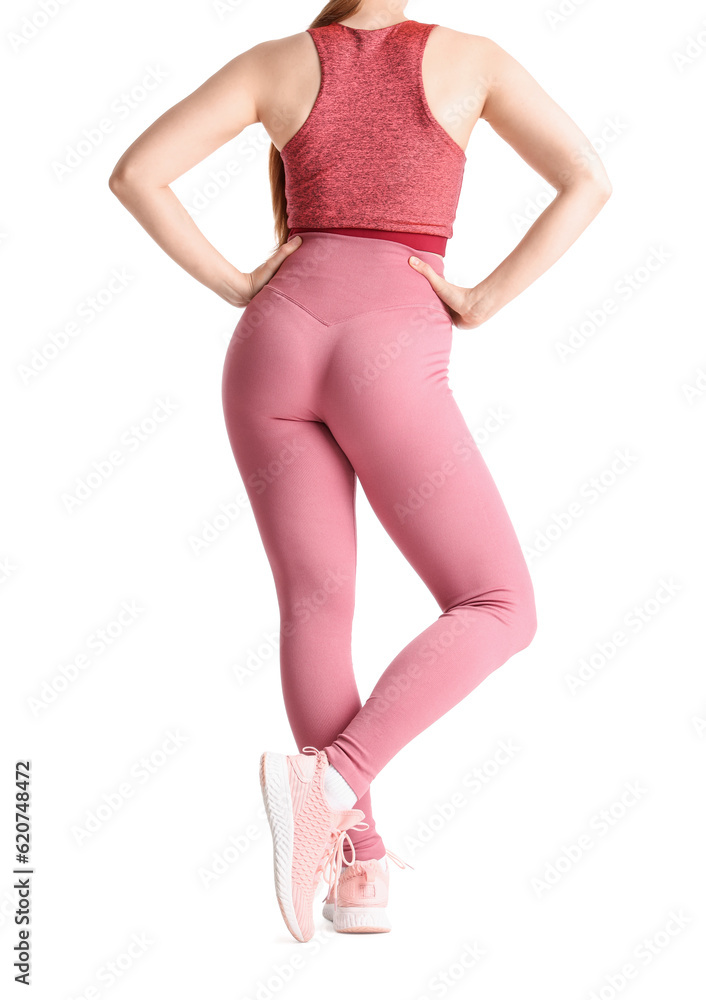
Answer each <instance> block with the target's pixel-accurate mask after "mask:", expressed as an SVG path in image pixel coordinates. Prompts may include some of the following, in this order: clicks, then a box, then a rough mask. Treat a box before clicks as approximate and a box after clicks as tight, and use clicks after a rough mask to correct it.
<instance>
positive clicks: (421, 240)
mask: <svg viewBox="0 0 706 1000" xmlns="http://www.w3.org/2000/svg"><path fill="white" fill-rule="evenodd" d="M297 233H340V234H341V235H342V236H367V237H369V238H372V239H374V240H394V241H395V242H396V243H406V244H407V246H410V247H412V248H413V249H414V250H427V251H429V252H430V253H438V254H441V256H442V257H443V256H444V255H445V254H446V244H447V242H448V239H447V237H446V236H433V235H431V234H430V233H396V232H392V231H391V230H389V229H322V228H316V227H313V226H312V227H311V228H308V227H300V228H294V229H290V231H289V235H290V238H291V237H292V236H296V235H297Z"/></svg>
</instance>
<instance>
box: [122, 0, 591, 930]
mask: <svg viewBox="0 0 706 1000" xmlns="http://www.w3.org/2000/svg"><path fill="white" fill-rule="evenodd" d="M406 6H407V3H406V2H404V0H358V2H356V0H338V2H332V3H329V4H327V6H326V7H325V8H324V10H323V11H322V12H321V14H320V15H319V17H317V18H316V19H315V20H314V21H313V22H312V25H311V26H310V28H309V29H307V30H306V31H301V32H298V33H296V34H294V35H290V36H287V37H284V38H277V39H274V40H272V41H266V42H262V43H260V44H259V45H256V46H254V47H253V48H251V49H248V50H247V51H245V52H243V53H241V54H240V55H238V56H237V57H236V58H234V59H232V60H231V61H230V62H229V63H227V64H226V65H225V66H224V67H222V68H221V69H220V70H219V71H218V72H217V73H215V74H214V75H213V76H212V77H210V78H209V79H208V80H206V82H205V83H203V84H202V85H201V86H200V87H199V88H198V89H197V90H196V91H194V92H193V93H192V94H191V95H189V96H188V97H187V98H185V99H184V100H183V101H181V102H180V103H178V104H177V105H175V106H174V107H173V108H171V109H169V110H168V111H167V112H166V113H165V114H163V115H162V116H161V117H160V118H159V119H158V120H157V121H156V122H155V123H154V124H153V125H152V126H151V127H150V128H148V129H147V130H146V131H145V132H144V133H143V134H142V135H141V136H139V137H138V139H137V140H136V141H135V142H134V143H133V144H132V145H131V146H130V147H129V149H127V150H126V152H125V153H124V154H123V156H122V157H121V159H120V160H119V161H118V163H117V165H116V167H115V169H114V171H113V174H112V176H111V178H110V188H111V190H112V191H113V192H114V193H115V194H116V195H117V197H118V198H119V199H120V200H121V202H122V203H123V204H124V205H125V207H126V208H127V209H128V210H129V211H130V212H131V213H132V214H133V215H134V216H135V218H136V219H137V220H138V222H139V223H140V224H141V225H142V226H143V227H144V228H145V229H146V230H147V232H148V233H149V234H150V235H151V236H152V237H153V238H154V239H155V240H156V241H157V243H158V244H159V245H160V246H161V247H162V248H163V249H164V250H165V251H166V253H168V254H169V256H171V257H172V258H173V259H174V260H175V261H176V262H177V263H178V264H179V265H180V266H181V267H183V268H184V269H185V270H186V271H188V272H189V274H191V275H192V276H193V277H194V278H196V279H197V280H198V281H200V282H202V283H203V284H204V285H206V286H207V287H208V288H210V289H211V290H212V291H214V292H215V293H216V294H217V295H220V296H221V298H223V299H225V300H226V301H227V302H229V303H231V304H232V305H234V306H237V307H243V309H244V311H243V313H242V314H241V316H240V319H239V321H238V324H237V326H236V327H235V331H234V333H233V336H232V339H231V342H230V344H229V347H228V350H227V353H226V357H225V364H224V371H223V406H224V414H225V421H226V427H227V431H228V435H229V440H230V443H231V446H232V449H233V454H234V456H235V460H236V462H237V465H238V469H239V471H240V474H241V476H242V479H243V482H244V484H245V488H246V490H247V493H248V497H249V499H250V502H251V504H252V510H253V514H254V516H255V519H256V523H257V526H258V530H259V532H260V535H261V537H262V542H263V545H264V547H265V550H266V553H267V557H268V560H269V562H270V566H271V569H272V572H273V576H274V581H275V584H276V590H277V597H278V603H279V610H280V616H281V625H280V638H281V645H280V668H281V679H282V689H283V695H284V699H285V706H286V710H287V715H288V718H289V720H290V724H291V727H292V732H293V735H294V738H295V740H296V743H297V746H298V748H299V750H300V752H299V753H297V754H290V755H285V754H275V753H270V752H267V753H263V754H262V756H261V759H260V780H261V786H262V792H263V797H264V800H265V804H266V807H267V815H268V819H269V823H270V827H271V830H272V835H273V840H274V861H275V886H276V892H277V898H278V901H279V904H280V909H281V912H282V915H283V917H284V920H285V923H286V924H287V927H288V928H289V930H290V932H291V933H292V934H293V936H294V937H295V938H296V939H297V940H299V941H307V940H309V939H310V938H311V936H312V935H313V933H314V926H313V900H314V895H315V891H316V889H317V887H318V884H319V879H320V875H321V873H322V872H324V873H325V876H326V880H327V881H328V885H329V892H328V896H327V899H326V904H325V907H324V915H325V916H327V917H328V918H330V919H333V921H334V927H335V928H336V929H337V930H339V931H342V932H358V931H386V930H389V926H390V925H389V921H388V919H387V915H386V912H385V905H386V902H387V892H388V878H389V872H388V868H387V862H386V854H387V855H389V856H390V857H391V858H392V859H393V860H395V862H396V863H398V864H399V863H400V862H399V859H397V858H395V856H394V855H392V854H390V852H389V851H386V850H385V846H384V843H383V841H382V839H381V837H380V835H379V834H378V833H377V831H376V829H375V824H374V821H373V816H372V809H371V803H370V791H369V789H370V784H371V782H372V780H373V778H374V777H375V776H376V775H377V774H379V773H380V771H381V770H382V768H383V767H384V766H385V764H386V763H387V762H388V761H389V760H390V759H391V758H392V757H393V756H395V754H397V753H398V752H399V751H400V750H401V749H402V748H403V747H404V746H406V745H407V743H409V742H410V740H412V739H414V737H415V736H417V735H418V734H419V733H421V732H422V731H423V730H424V729H426V728H427V727H428V726H430V725H431V724H432V723H433V722H435V721H436V720H437V719H439V718H440V717H441V716H442V715H444V714H445V713H446V712H447V711H449V709H451V708H452V707H453V706H454V705H456V704H458V703H459V702H460V701H461V700H462V699H463V698H465V697H466V696H467V695H468V694H469V693H470V692H471V691H472V690H473V689H474V688H475V687H477V685H478V684H480V683H481V681H482V680H483V679H484V678H485V677H487V676H488V675H489V674H490V673H491V672H492V671H493V670H495V669H497V667H499V666H500V665H501V664H503V663H505V662H506V661H507V660H508V659H509V658H510V657H511V656H513V655H514V654H515V653H517V652H519V651H520V650H522V649H524V648H525V647H526V646H527V645H528V644H529V643H530V642H531V640H532V638H533V636H534V634H535V629H536V618H535V604H534V593H533V587H532V582H531V579H530V576H529V572H528V568H527V565H526V562H525V560H524V556H523V553H522V551H521V547H520V544H519V541H518V539H517V536H516V534H515V531H514V528H513V525H512V522H511V520H510V518H509V515H508V513H507V511H506V509H505V506H504V504H503V501H502V499H501V497H500V495H499V493H498V491H497V488H496V486H495V484H494V482H493V479H492V477H491V475H490V472H489V471H488V468H487V467H486V465H485V462H484V460H483V458H482V456H481V454H480V452H479V451H478V448H477V446H476V444H475V442H474V440H473V438H472V435H471V433H470V432H469V430H468V427H467V425H466V423H465V420H464V417H463V415H462V413H461V412H460V410H459V408H458V406H457V404H456V401H455V399H454V397H453V394H452V392H451V389H450V387H449V384H448V378H447V375H448V361H449V353H450V349H451V342H452V332H453V328H454V327H456V328H457V329H459V330H470V329H475V328H477V327H479V326H480V325H481V324H482V323H484V322H486V321H487V320H488V319H490V317H492V316H494V315H495V313H497V312H498V310H499V309H501V308H502V307H503V306H504V305H505V304H506V303H507V302H509V301H511V300H512V299H513V298H515V296H517V295H518V294H519V293H520V292H522V291H523V290H524V289H525V288H527V287H528V286H529V285H530V284H531V283H532V282H533V281H535V279H536V278H538V277H539V276H540V275H541V274H543V273H544V272H545V271H546V270H547V269H548V268H549V267H550V266H551V265H552V264H553V263H554V262H555V261H556V260H557V259H558V258H559V257H560V256H561V255H562V254H563V253H564V252H565V251H566V250H567V249H568V247H569V246H571V244H572V243H573V242H574V241H575V240H576V239H577V237H578V236H579V235H580V234H581V233H582V232H583V230H584V229H585V228H586V227H587V226H588V224H589V223H590V222H591V220H592V219H593V218H594V217H595V216H596V215H597V213H598V212H599V211H600V209H601V207H602V206H603V205H604V204H605V202H606V200H607V199H608V197H609V196H610V193H611V186H610V182H609V181H608V178H607V176H606V173H605V170H604V168H603V165H602V163H601V162H600V160H599V158H598V156H597V154H596V152H595V150H594V149H593V147H592V145H591V143H590V142H589V140H588V139H587V138H586V136H585V135H584V134H583V132H581V131H580V129H579V128H578V127H577V126H576V125H575V124H574V123H573V122H572V121H571V119H570V118H569V117H568V116H567V115H566V114H565V113H564V112H563V111H562V110H561V109H560V108H559V107H558V106H557V105H556V104H555V103H554V101H553V100H552V99H551V98H550V97H549V96H548V95H547V94H546V93H545V91H544V90H543V89H542V88H541V87H540V86H539V84H538V83H537V82H536V81H535V80H534V79H533V78H532V77H531V76H530V74H529V73H528V72H527V71H526V70H524V69H523V68H522V66H520V65H519V64H518V63H517V62H516V61H515V60H514V59H513V58H512V57H511V56H510V55H509V54H508V53H507V52H505V51H504V50H503V49H502V48H501V47H500V46H499V45H497V44H496V43H494V42H492V41H491V40H490V39H489V38H486V37H483V36H478V35H471V34H467V33H465V32H462V31H455V30H452V29H450V28H446V27H443V26H441V25H434V24H426V23H422V22H418V21H415V20H412V19H408V18H406V17H405V13H404V12H405V8H406ZM479 118H483V119H484V120H485V121H486V122H488V123H489V124H490V126H491V127H492V128H493V129H494V130H495V131H496V132H497V133H498V134H499V135H501V136H502V138H504V139H505V140H506V141H507V142H508V143H509V144H510V145H511V146H512V147H513V148H514V149H515V150H516V151H517V153H518V154H519V155H520V156H521V157H522V158H523V159H524V160H525V161H526V162H527V163H528V164H529V165H530V166H532V167H533V168H534V169H535V170H536V171H537V172H538V173H539V174H541V175H542V177H544V178H545V179H546V180H547V181H548V182H549V183H550V184H551V185H552V186H553V187H554V188H555V189H556V191H557V195H556V198H555V199H554V201H553V202H552V203H551V204H550V205H549V206H548V207H547V208H546V209H545V210H544V212H543V213H542V214H541V215H540V217H539V218H538V219H537V220H536V221H535V222H534V224H533V225H532V227H531V228H530V229H529V231H528V232H527V233H526V235H525V236H524V237H523V239H522V240H521V241H520V242H519V244H518V246H517V247H516V248H515V249H514V250H513V251H512V253H510V254H509V255H508V257H507V258H506V259H505V260H503V261H502V262H501V263H500V264H499V265H498V266H497V267H496V268H495V269H494V270H493V271H492V272H491V273H490V274H489V275H488V276H487V277H486V278H485V279H484V280H483V281H481V282H479V284H477V285H475V286H474V287H472V288H465V287H460V286H457V285H454V284H451V283H450V282H448V281H446V280H445V278H444V254H445V249H446V243H447V240H448V239H449V238H450V237H451V236H452V234H453V222H454V220H455V217H456V208H457V203H458V198H459V193H460V189H461V183H462V178H463V173H464V167H465V163H466V155H465V149H466V147H467V145H468V141H469V138H470V135H471V132H472V130H473V127H474V126H475V124H476V122H477V121H478V119H479ZM256 122H261V123H262V125H263V126H264V128H265V129H266V130H267V132H268V134H269V136H270V138H271V139H272V143H273V145H272V148H271V150H270V181H271V185H272V193H273V206H274V215H275V232H276V236H277V248H276V249H275V251H274V252H273V253H272V255H271V256H270V257H269V258H268V259H267V260H266V261H265V262H264V263H262V264H261V265H260V266H259V267H257V268H255V270H254V271H252V272H249V273H248V272H241V271H240V270H238V268H237V267H235V266H234V265H233V264H231V263H229V262H228V261H227V260H225V258H224V257H223V256H221V254H220V253H219V252H218V251H217V250H216V249H215V248H214V247H213V246H212V245H211V244H210V243H209V242H208V240H206V238H205V237H204V236H203V234H202V233H201V232H200V231H199V230H198V228H197V227H196V225H195V223H194V221H193V220H192V219H191V217H190V216H189V215H188V213H187V212H186V210H185V208H184V207H183V206H182V205H181V203H180V202H179V201H178V199H177V198H176V196H175V195H174V193H173V192H172V191H171V189H170V188H169V184H170V183H171V182H172V181H174V180H175V179H176V178H177V177H179V176H180V175H181V174H183V173H184V172H185V171H186V170H188V169H189V168H191V167H192V166H194V165H195V164H196V163H198V162H200V161H201V160H202V159H203V158H204V157H206V156H208V155H209V154H210V153H212V152H213V151H214V150H216V149H217V148H218V147H219V146H221V145H222V144H223V143H225V142H227V141H228V140H230V139H232V138H234V137H235V136H236V135H238V134H239V133H240V132H241V131H242V130H243V129H244V128H245V127H246V126H247V125H250V124H254V123H256ZM293 230H296V234H294V233H293ZM292 236H294V238H291V237H292ZM357 480H359V481H360V483H361V486H362V488H363V490H364V491H365V494H366V497H367V499H368V500H369V502H370V504H371V506H372V508H373V510H374V511H375V513H376V515H377V516H378V518H379V519H380V521H381V523H382V524H383V526H384V527H385V529H386V530H387V531H388V533H389V534H390V536H391V537H392V538H393V540H394V541H395V543H396V544H397V545H398V546H399V548H400V550H401V552H402V553H403V554H404V556H405V557H406V558H407V560H408V561H409V563H410V564H411V566H412V567H413V568H414V569H415V570H416V571H417V573H418V574H419V575H420V577H421V578H422V580H423V581H424V582H425V584H426V585H427V586H428V587H429V589H430V591H431V593H432V594H433V595H434V597H435V599H436V600H437V602H438V604H439V606H440V608H441V612H442V613H441V614H440V616H439V617H438V618H437V619H436V620H435V621H434V622H432V623H431V624H430V625H429V626H428V627H427V628H426V629H425V630H424V631H423V632H421V634H420V635H418V636H417V637H416V638H415V639H414V640H413V641H412V642H410V643H409V644H408V645H407V646H406V647H405V648H404V649H403V650H402V651H401V652H400V653H399V654H398V655H397V656H396V657H395V659H394V660H393V661H392V663H391V664H390V665H389V666H388V667H387V669H386V670H385V671H384V673H383V674H382V676H381V677H380V679H379V681H378V682H377V684H376V686H375V688H374V689H373V691H372V693H371V695H370V697H369V698H368V700H367V701H366V703H365V704H364V705H362V704H361V700H360V696H359V693H358V689H357V686H356V681H355V677H354V673H353V666H352V662H351V630H352V617H353V603H354V581H355V568H356V524H355V490H356V482H357ZM363 820H365V822H362V821H363ZM344 841H348V846H347V847H345V846H344ZM344 863H345V865H346V867H343V864H344Z"/></svg>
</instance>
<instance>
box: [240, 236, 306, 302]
mask: <svg viewBox="0 0 706 1000" xmlns="http://www.w3.org/2000/svg"><path fill="white" fill-rule="evenodd" d="M301 242H302V238H301V236H295V237H294V238H293V239H291V240H290V241H289V243H283V244H282V246H281V247H278V248H277V249H276V250H275V252H274V253H273V254H272V255H271V256H270V257H268V258H267V260H266V261H265V262H264V263H262V264H260V265H259V267H256V268H255V270H254V271H251V272H250V274H249V275H248V276H247V277H248V279H249V284H250V298H254V297H255V296H256V295H257V293H258V292H259V291H260V289H261V288H263V287H264V286H265V285H266V284H267V282H268V281H269V280H270V278H271V277H272V276H273V274H275V273H276V272H277V271H278V270H279V268H280V267H281V266H282V264H283V263H284V261H285V260H286V259H287V257H289V255H290V254H293V253H294V252H295V251H296V250H297V248H298V247H300V246H301Z"/></svg>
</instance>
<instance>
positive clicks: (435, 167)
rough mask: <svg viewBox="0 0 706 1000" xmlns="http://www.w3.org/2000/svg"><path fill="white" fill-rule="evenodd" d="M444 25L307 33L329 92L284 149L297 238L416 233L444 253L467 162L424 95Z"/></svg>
mask: <svg viewBox="0 0 706 1000" xmlns="http://www.w3.org/2000/svg"><path fill="white" fill-rule="evenodd" d="M435 27H436V25H435V24H424V23H422V22H420V21H411V20H407V21H400V22H398V23H397V24H391V25H388V26H387V27H386V28H377V29H370V30H368V29H363V28H350V27H348V25H344V24H339V23H337V22H335V23H333V24H327V25H325V26H323V27H319V28H307V31H308V32H309V34H310V35H311V37H312V39H313V40H314V44H315V45H316V49H317V52H318V55H319V62H320V64H321V85H320V87H319V93H318V95H317V97H316V100H315V102H314V106H313V108H312V109H311V113H310V114H309V117H308V118H307V120H306V121H305V122H304V124H303V125H302V127H301V128H300V129H299V131H298V132H297V133H296V135H294V136H293V137H292V138H291V139H290V140H289V141H288V142H287V143H285V145H284V146H283V147H282V150H281V156H282V161H283V163H284V171H285V195H286V198H287V222H288V226H289V229H290V230H293V231H294V230H295V231H297V232H302V231H305V230H307V229H324V228H326V229H331V230H333V231H343V230H347V231H350V232H355V231H356V230H359V231H360V233H361V234H362V231H369V232H375V231H381V230H382V231H387V232H388V234H389V233H409V234H410V240H411V239H412V234H414V237H415V238H416V239H417V241H418V242H417V244H415V245H419V244H420V241H421V243H422V244H424V245H419V248H420V249H431V250H435V251H436V252H438V253H442V254H443V251H444V249H445V246H446V240H447V239H450V238H451V236H453V223H454V220H455V218H456V210H457V207H458V200H459V196H460V193H461V184H462V182H463V173H464V169H465V166H466V154H465V152H464V151H463V149H462V148H461V147H460V146H459V145H458V143H457V142H456V141H455V140H454V139H452V138H451V136H450V135H449V133H448V132H447V131H446V129H444V128H443V126H442V125H441V124H440V123H439V122H438V121H437V119H436V118H435V117H434V116H433V114H432V112H431V109H430V107H429V104H428V102H427V99H426V95H425V92H424V86H423V82H422V57H423V55H424V49H425V46H426V43H427V39H428V38H429V34H430V33H431V31H432V29H433V28H435ZM292 235H294V233H292ZM425 236H426V241H425V239H424V237H425ZM387 238H391V237H389V236H388V237H387Z"/></svg>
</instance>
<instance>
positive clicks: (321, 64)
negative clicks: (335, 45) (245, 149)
mask: <svg viewBox="0 0 706 1000" xmlns="http://www.w3.org/2000/svg"><path fill="white" fill-rule="evenodd" d="M306 31H307V33H308V34H309V36H310V37H311V40H312V42H313V43H314V48H315V50H316V58H317V59H318V60H319V71H320V73H321V82H320V83H319V92H318V94H317V95H316V98H315V100H314V103H313V104H312V106H311V111H310V112H309V114H308V115H307V117H306V121H305V122H304V123H303V124H302V126H301V127H300V128H299V129H298V130H297V131H296V132H295V133H294V135H293V136H292V138H291V139H288V140H287V141H286V142H285V144H284V146H282V148H281V149H280V151H279V155H280V156H281V155H282V153H283V152H284V150H285V149H287V148H288V146H290V145H291V144H292V143H293V142H294V140H295V139H298V138H299V136H300V135H301V134H302V132H303V131H304V129H305V128H306V126H307V125H308V124H309V121H310V120H311V116H312V115H313V114H314V111H316V108H317V105H318V104H319V102H320V100H321V95H322V94H323V92H324V61H323V59H322V58H321V52H320V51H319V44H318V42H317V41H316V35H315V34H314V32H313V31H312V30H311V28H307V29H306Z"/></svg>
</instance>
